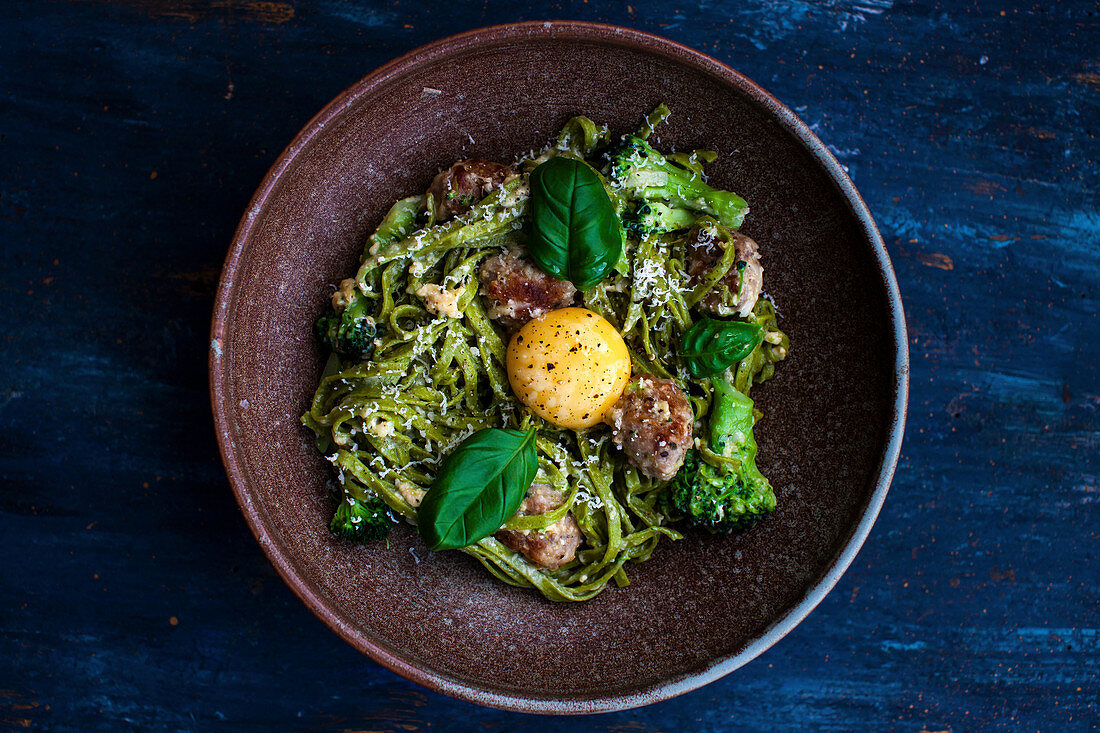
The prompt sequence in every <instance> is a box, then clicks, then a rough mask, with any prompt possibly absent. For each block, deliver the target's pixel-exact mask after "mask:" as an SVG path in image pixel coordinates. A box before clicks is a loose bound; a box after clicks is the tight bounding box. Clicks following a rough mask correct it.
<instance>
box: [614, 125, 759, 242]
mask: <svg viewBox="0 0 1100 733" xmlns="http://www.w3.org/2000/svg"><path fill="white" fill-rule="evenodd" d="M605 175H606V176H607V178H608V180H610V181H611V183H612V185H615V186H619V187H621V188H622V189H623V192H624V193H625V195H626V197H627V198H629V199H632V200H634V201H642V202H646V203H653V202H661V203H665V204H667V205H669V206H671V207H673V208H681V209H691V210H692V211H697V212H701V213H706V214H710V215H711V216H713V217H714V218H716V219H718V221H720V222H721V223H722V224H724V225H725V226H727V227H729V228H730V229H737V228H738V227H739V226H741V221H742V220H743V219H744V218H745V214H747V213H748V211H749V206H748V204H746V203H745V200H744V199H743V198H741V197H740V196H738V195H737V194H735V193H732V192H730V191H720V190H718V189H716V188H711V187H710V186H708V185H707V183H706V182H705V181H704V180H703V177H702V176H701V175H700V174H699V173H697V172H696V171H693V170H690V169H688V168H685V167H683V166H680V165H677V164H676V163H673V162H672V161H670V160H669V159H668V158H666V157H665V156H664V155H662V154H661V153H660V152H658V151H657V150H656V149H654V147H653V146H652V145H650V144H649V143H647V142H646V141H645V140H643V139H641V138H640V137H636V136H634V135H624V136H623V139H622V142H621V143H620V144H619V146H618V147H617V148H616V149H615V150H614V151H612V152H611V154H610V155H609V158H608V164H607V168H606V169H605Z"/></svg>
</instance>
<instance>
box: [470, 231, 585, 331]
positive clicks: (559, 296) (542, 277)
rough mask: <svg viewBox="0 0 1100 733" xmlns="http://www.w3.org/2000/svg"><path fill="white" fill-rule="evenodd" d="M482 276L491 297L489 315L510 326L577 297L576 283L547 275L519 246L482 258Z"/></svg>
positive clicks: (483, 285)
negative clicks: (524, 254)
mask: <svg viewBox="0 0 1100 733" xmlns="http://www.w3.org/2000/svg"><path fill="white" fill-rule="evenodd" d="M478 280H479V281H480V282H481V292H482V294H483V295H484V296H485V297H486V298H487V299H488V301H489V308H488V311H487V313H488V315H489V317H490V318H492V319H493V320H494V321H498V322H500V324H501V325H502V326H504V327H505V328H507V329H509V330H514V329H517V328H519V327H520V326H522V325H523V324H525V323H527V322H528V321H530V320H531V319H533V318H538V317H539V316H544V315H546V314H547V313H549V312H550V311H552V310H557V309H558V308H565V307H566V306H570V305H573V301H574V300H575V299H576V297H577V289H576V288H575V287H573V283H571V282H569V281H568V280H558V279H557V278H554V277H551V276H550V275H547V274H546V273H545V272H543V271H542V270H540V269H539V268H537V267H536V266H535V265H534V264H533V263H531V262H530V261H528V260H527V259H526V258H525V257H524V256H523V254H522V253H521V252H520V250H518V249H509V250H508V251H506V252H502V253H500V254H498V255H494V256H492V257H490V258H489V259H487V260H485V261H484V262H482V263H481V268H480V269H479V270H478Z"/></svg>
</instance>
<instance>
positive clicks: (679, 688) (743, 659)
mask: <svg viewBox="0 0 1100 733" xmlns="http://www.w3.org/2000/svg"><path fill="white" fill-rule="evenodd" d="M516 39H523V40H541V39H553V40H562V39H567V40H581V41H590V42H602V43H610V44H614V45H620V46H625V47H627V48H631V49H633V50H641V51H644V52H648V53H653V54H657V55H659V56H664V57H666V58H671V59H673V60H675V61H678V62H680V63H683V64H686V65H688V66H691V67H693V68H695V69H696V70H699V71H701V72H703V73H706V74H708V75H710V76H712V77H715V78H716V79H718V80H719V81H720V82H721V83H724V84H726V85H728V86H732V87H734V88H735V89H737V90H738V91H739V92H741V93H743V94H745V95H746V96H747V97H749V98H750V99H751V100H752V101H753V102H754V103H756V104H758V105H760V106H761V107H763V108H764V109H765V110H766V111H767V112H769V113H770V114H771V115H772V116H773V118H774V119H776V121H777V122H778V123H779V124H780V126H781V127H783V128H784V129H785V130H786V131H787V132H788V133H790V134H792V135H793V136H794V137H795V138H796V139H797V140H798V142H799V143H800V144H801V145H802V147H803V148H804V149H805V150H806V151H807V152H808V153H810V155H811V156H812V157H813V158H814V159H815V160H816V161H817V162H818V163H819V164H820V165H821V166H822V168H823V169H824V171H825V172H826V174H827V175H828V176H829V178H830V179H831V180H832V182H833V184H834V185H835V186H836V187H837V189H838V190H839V191H840V193H841V195H842V196H843V197H844V199H845V200H846V201H847V203H848V206H849V208H850V210H851V212H852V214H853V215H854V216H855V217H856V219H857V220H858V221H859V223H860V225H861V227H862V229H863V234H864V235H865V238H866V240H867V241H868V243H869V244H870V245H871V249H872V252H873V253H874V257H875V261H876V263H877V266H878V269H879V274H880V277H881V278H882V286H883V288H884V290H885V292H886V297H887V301H888V304H889V311H890V313H889V316H890V320H891V325H892V330H893V339H894V348H895V361H894V401H893V406H892V412H891V415H890V419H889V423H888V427H887V440H886V445H885V447H884V449H883V452H882V456H881V460H880V461H879V465H878V467H877V468H876V470H875V474H874V490H873V492H872V493H871V495H870V497H869V498H868V501H867V504H866V506H865V508H864V510H863V513H862V516H861V517H860V521H859V522H858V523H857V525H856V526H855V527H854V528H853V529H852V530H851V532H850V534H849V535H848V537H847V539H846V540H844V543H843V546H842V547H841V548H840V549H839V550H838V551H837V553H836V554H835V555H834V557H833V559H832V561H831V562H830V563H829V565H828V566H827V567H826V569H825V570H824V572H823V573H822V574H821V575H820V576H819V577H818V578H817V580H816V581H814V582H813V583H812V584H811V585H810V586H809V587H808V589H807V590H806V592H805V594H804V596H803V597H802V599H801V600H799V601H798V602H797V603H795V604H794V605H792V606H791V607H790V608H788V609H787V610H786V611H785V612H784V613H783V614H782V615H781V616H779V617H778V618H777V619H775V620H774V621H773V622H772V624H771V625H770V626H768V627H767V628H766V629H765V630H764V631H763V632H762V633H760V634H759V635H758V636H757V637H756V638H755V639H754V640H753V641H751V642H749V643H748V644H747V645H746V646H745V647H744V648H742V649H741V650H740V651H737V652H735V653H732V654H728V655H725V656H723V657H720V658H717V659H714V660H711V661H710V663H708V664H707V665H706V666H705V667H703V668H700V669H697V670H695V671H692V672H689V673H685V674H681V675H678V676H676V677H673V678H670V679H666V680H664V681H662V682H658V683H654V684H650V685H645V686H642V687H639V688H637V689H634V690H632V691H628V692H623V693H616V694H610V695H598V696H593V697H538V698H536V697H526V696H524V695H522V694H515V693H509V692H503V691H494V690H491V689H485V688H482V687H477V686H474V685H471V684H468V683H466V682H461V681H458V680H455V679H452V678H450V677H448V676H446V675H443V674H439V673H436V672H431V671H426V670H424V669H422V668H420V667H417V666H415V665H414V664H411V663H409V662H408V661H406V660H405V659H403V658H401V657H399V656H398V655H396V654H394V653H391V652H390V651H388V650H387V649H385V648H383V647H381V646H379V645H377V644H375V643H373V642H372V641H371V640H369V639H367V638H365V637H364V636H363V635H361V634H360V633H358V632H357V630H356V629H355V628H353V627H352V626H351V625H349V624H347V623H345V622H344V621H343V620H342V619H341V618H340V617H339V616H338V615H337V614H336V613H335V612H334V611H333V610H332V609H330V608H328V607H327V606H326V605H325V603H324V602H323V601H322V600H321V598H320V597H319V596H318V594H317V593H316V592H315V591H314V588H313V587H312V585H311V584H310V583H309V582H308V581H307V580H305V579H304V578H302V577H300V576H299V575H298V574H297V573H296V571H295V569H294V567H293V565H292V563H291V558H290V557H289V556H288V553H287V552H286V551H285V550H284V549H283V548H281V547H280V546H278V544H276V542H275V541H274V540H273V538H272V537H271V535H270V534H269V533H268V531H267V528H266V527H265V526H264V524H263V521H262V518H261V516H260V513H259V510H258V508H257V507H256V506H255V505H254V503H253V501H252V498H251V496H250V494H249V490H248V486H247V481H246V479H245V470H244V462H243V460H242V457H241V456H240V455H238V452H237V447H236V445H235V443H234V440H233V436H232V435H231V434H230V422H229V407H228V405H227V399H226V398H227V393H226V391H227V383H228V381H229V380H230V376H229V374H228V364H227V362H226V361H225V358H224V353H223V349H222V343H223V335H224V333H225V328H226V323H227V320H228V317H229V311H230V304H231V303H232V301H233V297H234V295H235V291H236V286H237V269H238V265H239V264H240V260H241V256H242V254H243V252H244V249H245V247H246V245H247V243H248V241H249V239H250V238H251V234H252V231H253V228H254V226H255V224H256V221H257V220H258V219H259V218H260V214H261V213H262V212H263V211H264V209H265V207H266V205H267V201H268V198H269V196H270V194H271V193H272V191H273V190H274V189H275V187H276V185H277V184H278V182H279V180H280V178H281V177H282V175H283V174H284V173H285V172H286V171H287V170H288V169H289V168H290V167H291V165H292V164H293V163H294V161H295V159H296V158H297V157H298V155H299V154H300V153H301V152H302V151H303V150H304V149H305V148H306V147H307V146H309V144H310V142H311V141H312V140H313V138H314V137H315V136H316V135H317V134H318V133H319V132H320V131H321V130H323V129H324V128H325V127H326V125H327V124H328V123H329V122H330V121H331V120H332V119H334V118H336V117H337V116H338V115H340V114H342V113H343V112H344V110H345V109H347V108H348V107H349V106H351V105H352V104H353V103H355V102H356V101H357V100H359V99H360V98H361V97H364V96H366V95H369V94H370V93H371V92H372V91H373V90H374V89H375V88H377V87H379V86H380V85H382V84H385V83H386V82H388V81H390V80H392V79H394V78H396V77H399V76H401V75H402V74H405V73H407V72H409V71H411V70H413V69H415V68H416V67H417V66H419V65H420V64H422V63H425V62H429V61H432V60H435V59H438V58H440V57H443V56H446V55H448V54H451V53H454V52H458V51H463V50H466V49H469V48H470V47H473V46H477V45H481V44H484V43H489V42H491V43H499V42H502V41H509V40H516ZM208 366H209V378H210V401H211V409H212V412H213V416H214V424H215V428H216V434H217V440H218V448H219V452H220V453H221V458H222V463H223V464H224V466H225V469H226V473H227V475H228V477H229V482H230V485H231V487H232V489H233V493H234V495H235V497H236V499H237V503H238V505H239V506H240V508H241V512H242V514H243V515H244V518H245V521H246V522H247V524H248V527H249V529H250V530H251V531H252V534H253V535H254V536H255V537H256V540H257V541H258V542H259V543H260V546H261V547H262V548H263V550H264V553H265V554H266V555H267V557H268V560H270V562H271V563H272V565H274V566H275V569H276V571H278V573H279V575H280V576H281V577H282V578H283V580H284V581H285V582H286V584H287V585H288V586H290V588H291V590H293V591H294V593H295V594H296V595H297V596H298V598H299V599H301V601H302V602H303V603H305V605H306V606H307V607H308V608H309V609H310V611H312V612H313V613H314V615H316V616H317V617H318V618H320V619H321V621H323V622H324V623H325V624H326V625H327V626H328V627H329V628H331V629H333V630H334V631H335V632H336V633H337V634H339V635H340V636H341V637H342V638H343V639H344V640H345V641H346V642H348V643H349V644H351V646H353V647H354V648H356V649H357V650H359V651H360V652H362V653H364V654H366V655H368V656H369V657H371V658H372V659H373V660H374V661H376V662H377V663H379V664H381V665H382V666H383V667H386V668H387V669H389V670H391V671H393V672H396V673H397V674H399V675H401V676H402V677H405V678H406V679H409V680H411V681H413V682H416V683H418V684H421V685H423V686H425V687H428V688H429V689H432V690H435V691H437V692H441V693H443V694H445V695H449V696H451V697H455V698H458V699H461V700H465V701H468V702H472V703H476V704H479V705H486V706H489V707H494V708H500V709H504V710H511V711H516V712H525V713H543V714H585V713H598V712H611V711H616V710H627V709H630V708H636V707H641V706H643V705H649V704H652V703H656V702H660V701H662V700H667V699H669V698H672V697H675V696H677V695H681V694H684V693H686V692H690V691H692V690H695V689H698V688H700V687H702V686H704V685H706V684H708V683H710V682H713V681H714V680H717V679H719V678H720V677H723V676H725V675H727V674H729V673H730V672H733V671H734V670H736V669H738V668H740V667H741V666H743V665H745V664H746V663H748V662H749V661H751V660H753V659H755V658H756V657H757V656H759V655H760V654H762V653H763V652H764V651H765V650H767V649H768V648H770V647H771V646H773V645H774V644H775V643H776V642H778V641H779V640H780V639H782V638H783V637H784V636H785V635H786V634H787V633H788V632H790V631H791V630H792V629H793V628H794V627H795V626H797V625H798V624H799V623H800V622H801V621H802V620H803V619H804V618H806V616H807V615H809V613H810V612H811V611H812V610H813V609H814V608H815V607H816V606H817V605H818V604H819V603H820V602H821V601H822V599H824V597H825V596H826V595H827V594H828V593H829V591H830V590H832V589H833V587H834V586H835V585H836V584H837V582H838V581H839V580H840V577H841V575H843V573H844V571H845V570H847V569H848V567H849V566H850V565H851V563H852V561H853V560H854V558H855V556H856V553H857V552H858V551H859V549H860V548H861V547H862V545H863V543H864V541H865V540H866V539H867V536H868V534H869V533H870V531H871V527H872V526H873V525H874V522H875V519H876V518H877V517H878V514H879V511H880V510H881V509H882V505H883V502H884V501H885V499H886V493H887V491H888V490H889V487H890V482H891V480H892V478H893V475H894V471H895V469H896V467H897V463H898V458H899V455H900V452H901V444H902V437H903V434H904V430H905V415H906V408H907V404H908V394H909V348H908V338H907V335H906V326H905V313H904V311H903V308H902V300H901V293H900V291H899V289H898V283H897V278H896V277H895V274H894V269H893V266H892V264H891V261H890V257H889V255H888V254H887V252H886V247H885V245H884V244H883V241H882V237H881V235H880V234H879V231H878V228H877V226H876V225H875V222H874V219H873V218H872V216H871V212H870V210H869V209H868V208H867V205H866V203H864V201H863V199H862V197H861V196H860V195H859V193H858V191H856V188H855V185H854V184H853V183H852V181H851V179H850V178H849V177H848V175H847V174H846V173H845V171H844V169H843V168H842V166H841V165H840V163H839V162H838V161H837V159H836V158H835V157H834V156H833V155H832V153H830V152H829V150H828V149H827V148H826V147H825V145H824V143H822V142H821V140H819V139H818V138H817V136H816V135H815V134H814V133H813V132H812V131H811V130H810V128H809V127H807V125H806V124H805V123H804V122H802V121H801V120H799V119H798V118H797V117H796V116H795V114H794V113H793V112H792V111H791V110H790V109H788V108H787V107H786V106H784V105H783V104H782V103H781V102H779V101H778V100H777V99H776V98H775V97H773V96H772V95H771V94H769V93H768V92H766V91H764V90H763V89H762V88H760V87H759V86H757V85H756V84H755V83H753V82H752V81H750V80H749V79H748V78H747V77H745V76H743V75H742V74H740V73H739V72H737V71H734V70H733V69H732V68H731V67H729V66H727V65H726V64H723V63H722V62H720V61H718V60H716V59H714V58H711V57H710V56H708V55H706V54H704V53H702V52H700V51H696V50H694V49H692V48H689V47H688V46H685V45H683V44H680V43H677V42H675V41H671V40H668V39H666V38H663V37H661V36H657V35H654V34H651V33H647V32H645V31H639V30H634V29H631V28H624V27H621V26H615V25H608V24H604V23H592V22H586V21H526V22H520V23H506V24H501V25H494V26H487V27H483V28H476V29H473V30H469V31H465V32H462V33H459V34H456V35H452V36H449V37H446V38H442V39H439V40H436V41H433V42H431V43H428V44H425V45H423V46H420V47H418V48H416V49H413V50H412V51H409V52H408V53H405V54H404V55H402V56H400V57H398V58H396V59H394V60H393V61H390V62H389V63H387V64H385V65H383V66H381V67H379V68H378V69H376V70H375V71H373V72H371V73H370V74H368V75H367V76H365V77H363V78H362V79H360V80H359V81H358V82H356V83H355V84H353V85H351V86H350V87H348V88H347V89H345V90H344V91H343V92H341V93H340V94H339V95H337V97H336V98H335V99H333V100H332V101H331V102H329V103H328V104H327V105H325V107H324V108H323V109H322V110H321V111H320V112H318V113H317V114H316V115H314V116H313V118H312V119H310V120H309V122H307V123H306V125H305V126H304V127H303V128H302V130H301V131H300V132H299V133H298V134H297V135H296V136H295V138H294V139H293V141H291V143H290V144H289V145H288V146H287V147H286V149H285V150H284V151H283V152H282V154H280V155H279V157H278V158H277V159H276V161H275V163H274V164H273V165H272V166H271V168H270V170H268V172H267V174H266V175H265V176H264V179H263V181H262V182H261V184H260V186H259V187H258V188H257V189H256V192H255V194H254V195H253V197H252V199H251V201H250V202H249V205H248V208H247V209H246V211H245V214H244V216H243V217H242V218H241V221H240V223H239V225H238V227H237V229H236V232H235V233H234V235H233V240H232V243H231V245H230V248H229V251H228V253H227V255H226V259H225V263H224V266H223V268H222V273H221V278H220V280H219V283H218V290H217V294H216V297H215V301H214V311H213V317H212V319H211V328H210V350H209V364H208Z"/></svg>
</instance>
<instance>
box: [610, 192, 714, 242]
mask: <svg viewBox="0 0 1100 733" xmlns="http://www.w3.org/2000/svg"><path fill="white" fill-rule="evenodd" d="M696 218H697V217H696V216H695V214H694V213H693V212H691V211H688V210H687V209H677V208H673V207H671V206H668V205H666V204H662V203H660V202H658V201H654V202H652V203H645V204H642V205H640V206H639V207H638V208H637V209H635V210H634V212H633V213H632V214H627V215H626V216H624V217H623V227H624V228H625V229H626V230H627V231H628V232H630V233H631V234H633V235H634V236H636V237H638V238H639V239H645V238H646V237H649V236H652V235H654V234H665V233H666V232H671V231H675V230H676V229H687V228H688V227H690V226H692V225H693V224H695V220H696Z"/></svg>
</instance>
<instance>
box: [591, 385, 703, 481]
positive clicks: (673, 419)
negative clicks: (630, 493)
mask: <svg viewBox="0 0 1100 733" xmlns="http://www.w3.org/2000/svg"><path fill="white" fill-rule="evenodd" d="M607 417H608V422H610V423H611V429H612V433H611V438H612V440H614V441H615V445H617V446H618V447H619V448H621V449H622V451H623V452H624V453H626V457H627V460H629V461H630V462H631V463H632V464H634V466H635V467H636V468H637V469H638V470H639V471H641V472H642V473H644V474H645V475H646V476H652V477H653V478H655V479H660V480H662V481H667V480H669V479H671V478H672V477H673V476H675V475H676V472H677V471H679V470H680V466H682V465H683V463H684V456H685V455H686V454H687V451H688V449H689V448H691V432H692V422H693V421H694V416H693V415H692V412H691V404H690V403H689V402H688V398H687V395H685V394H684V392H683V390H681V389H680V388H679V387H678V386H676V383H675V382H673V381H672V380H671V379H658V378H656V377H651V376H648V375H647V376H643V377H638V378H636V379H632V380H631V381H630V383H629V384H628V385H627V386H626V390H625V391H624V392H623V396H622V397H620V398H619V401H618V402H616V403H615V406H614V407H612V408H611V410H610V411H609V412H608V414H607Z"/></svg>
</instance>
